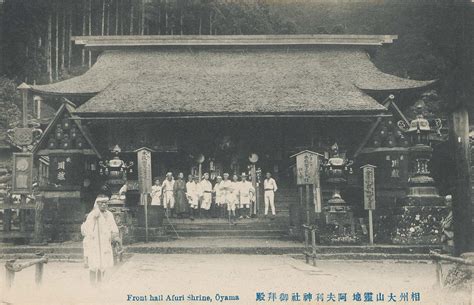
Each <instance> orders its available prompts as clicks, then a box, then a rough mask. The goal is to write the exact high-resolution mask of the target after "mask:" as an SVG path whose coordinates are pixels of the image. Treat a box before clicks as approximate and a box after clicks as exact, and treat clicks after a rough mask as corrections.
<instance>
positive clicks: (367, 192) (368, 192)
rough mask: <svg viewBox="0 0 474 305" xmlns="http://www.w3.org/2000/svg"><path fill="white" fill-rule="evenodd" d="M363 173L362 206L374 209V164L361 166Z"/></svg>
mask: <svg viewBox="0 0 474 305" xmlns="http://www.w3.org/2000/svg"><path fill="white" fill-rule="evenodd" d="M362 170H363V174H364V208H365V209H366V210H375V166H373V165H370V164H367V165H364V166H362Z"/></svg>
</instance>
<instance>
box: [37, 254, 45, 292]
mask: <svg viewBox="0 0 474 305" xmlns="http://www.w3.org/2000/svg"><path fill="white" fill-rule="evenodd" d="M36 256H37V257H38V258H43V257H44V253H36ZM43 270H44V262H43V261H39V262H37V263H36V264H35V283H36V285H37V286H41V284H42V283H43Z"/></svg>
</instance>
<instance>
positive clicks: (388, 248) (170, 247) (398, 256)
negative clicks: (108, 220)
mask: <svg viewBox="0 0 474 305" xmlns="http://www.w3.org/2000/svg"><path fill="white" fill-rule="evenodd" d="M435 249H439V247H435V246H425V245H417V246H414V245H374V246H368V245H363V246H319V247H318V248H317V253H318V254H319V259H321V260H333V259H335V260H346V259H351V260H385V259H395V260H428V259H429V255H428V253H429V251H430V250H435ZM303 250H304V248H303V244H302V243H300V242H295V241H289V240H275V239H241V238H232V237H228V238H214V237H211V238H208V237H200V238H196V237H189V238H180V239H176V240H169V241H164V242H151V243H136V244H132V245H128V246H126V247H125V253H126V255H125V258H127V257H130V256H132V255H134V254H167V255H172V254H196V255H197V254H242V255H296V256H299V255H302V253H303ZM36 252H44V253H45V254H47V255H48V257H49V258H50V260H52V261H70V262H80V261H82V243H80V242H67V243H60V244H49V245H47V246H19V245H11V244H0V259H3V260H6V259H13V258H16V259H31V258H34V257H35V253H36Z"/></svg>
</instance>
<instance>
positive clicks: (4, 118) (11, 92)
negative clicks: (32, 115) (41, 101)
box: [0, 77, 21, 129]
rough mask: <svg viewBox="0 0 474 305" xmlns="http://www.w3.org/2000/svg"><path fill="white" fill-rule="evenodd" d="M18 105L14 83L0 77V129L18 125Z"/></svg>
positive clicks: (19, 114) (19, 116) (19, 118)
mask: <svg viewBox="0 0 474 305" xmlns="http://www.w3.org/2000/svg"><path fill="white" fill-rule="evenodd" d="M20 103H21V100H20V96H19V94H18V91H17V90H16V84H15V82H13V81H12V80H9V79H8V78H6V77H0V128H2V129H8V128H12V127H15V126H17V125H18V124H19V122H20V120H21V113H20V108H19V105H20Z"/></svg>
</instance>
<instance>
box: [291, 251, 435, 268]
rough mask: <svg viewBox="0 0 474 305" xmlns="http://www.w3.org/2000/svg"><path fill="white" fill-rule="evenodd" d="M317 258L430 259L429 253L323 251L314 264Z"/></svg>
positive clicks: (299, 255) (310, 259)
mask: <svg viewBox="0 0 474 305" xmlns="http://www.w3.org/2000/svg"><path fill="white" fill-rule="evenodd" d="M294 257H295V258H297V259H301V260H305V256H304V255H303V254H298V255H296V256H294ZM318 260H344V261H347V260H364V261H365V260H367V261H370V260H397V262H399V261H406V262H412V263H414V262H419V261H424V262H426V263H430V262H431V261H432V259H431V258H430V256H429V254H419V253H414V254H398V253H389V254H387V253H357V252H356V253H351V252H348V253H325V254H319V255H317V256H316V265H317V264H318ZM309 263H310V264H311V263H312V258H311V257H310V258H309Z"/></svg>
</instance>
